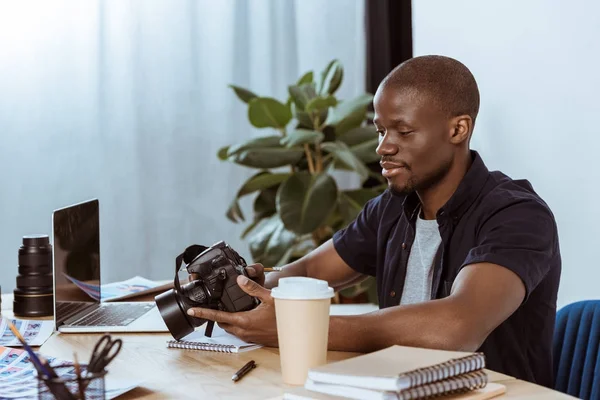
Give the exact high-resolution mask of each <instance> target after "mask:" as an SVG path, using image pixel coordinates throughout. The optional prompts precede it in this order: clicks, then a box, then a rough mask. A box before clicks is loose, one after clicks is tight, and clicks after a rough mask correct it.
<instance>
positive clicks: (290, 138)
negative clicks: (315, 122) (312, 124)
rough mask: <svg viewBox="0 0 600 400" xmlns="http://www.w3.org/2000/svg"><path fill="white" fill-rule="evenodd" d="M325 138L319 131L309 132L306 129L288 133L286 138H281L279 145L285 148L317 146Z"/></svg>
mask: <svg viewBox="0 0 600 400" xmlns="http://www.w3.org/2000/svg"><path fill="white" fill-rule="evenodd" d="M324 138H325V136H324V135H323V134H322V133H321V132H319V131H309V130H307V129H296V130H294V131H292V132H290V133H289V134H288V135H287V136H286V137H283V138H281V144H282V145H285V146H286V147H288V148H289V147H293V146H301V145H303V144H305V143H310V144H318V143H321V142H322V141H323V139H324Z"/></svg>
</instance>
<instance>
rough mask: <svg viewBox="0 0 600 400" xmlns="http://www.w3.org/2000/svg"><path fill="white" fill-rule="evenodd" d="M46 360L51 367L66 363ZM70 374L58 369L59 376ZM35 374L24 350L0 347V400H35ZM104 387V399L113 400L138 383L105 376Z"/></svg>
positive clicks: (36, 394) (65, 370)
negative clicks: (114, 379)
mask: <svg viewBox="0 0 600 400" xmlns="http://www.w3.org/2000/svg"><path fill="white" fill-rule="evenodd" d="M46 359H47V360H48V362H49V363H50V365H52V366H55V365H58V364H63V363H65V362H66V361H65V360H60V359H57V358H54V357H46ZM70 373H71V374H72V373H74V369H73V368H71V370H69V369H62V370H61V369H58V374H59V375H60V376H64V375H65V374H70ZM36 374H37V373H36V371H35V368H34V366H33V364H32V363H31V362H30V361H29V354H28V353H27V352H26V351H25V350H21V349H12V348H9V347H4V346H0V400H4V399H19V400H30V399H31V400H34V399H37V398H38V381H37V377H36ZM109 375H110V372H109ZM105 386H106V387H105V396H106V398H107V399H114V398H115V397H117V396H119V395H121V394H123V393H126V392H128V391H129V390H132V389H133V388H135V387H137V386H139V382H137V381H131V380H129V381H127V380H116V381H111V380H110V378H109V376H108V375H107V377H106V381H105Z"/></svg>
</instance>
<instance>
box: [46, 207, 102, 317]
mask: <svg viewBox="0 0 600 400" xmlns="http://www.w3.org/2000/svg"><path fill="white" fill-rule="evenodd" d="M52 230H53V239H54V241H53V244H52V245H53V250H54V298H55V310H54V315H55V317H56V326H57V327H58V326H60V325H62V323H63V322H64V321H65V320H66V319H68V318H69V317H71V316H72V315H74V314H75V313H76V312H78V311H79V310H81V309H82V308H84V307H87V306H89V305H90V304H93V303H99V302H100V216H99V203H98V200H97V199H94V200H90V201H86V202H83V203H79V204H76V205H73V206H69V207H65V208H62V209H60V210H56V211H54V213H53V216H52Z"/></svg>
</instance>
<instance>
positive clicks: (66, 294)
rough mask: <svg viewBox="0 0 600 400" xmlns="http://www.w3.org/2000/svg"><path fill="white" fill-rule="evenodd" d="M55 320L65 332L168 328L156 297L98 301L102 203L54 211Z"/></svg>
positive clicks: (82, 203)
mask: <svg viewBox="0 0 600 400" xmlns="http://www.w3.org/2000/svg"><path fill="white" fill-rule="evenodd" d="M52 232H53V244H52V247H53V249H52V251H53V255H52V256H53V259H54V262H53V279H54V323H55V325H56V330H58V331H59V332H64V333H81V332H168V331H169V329H168V328H167V326H166V325H165V323H164V321H163V319H162V318H161V316H160V313H159V311H158V308H157V307H156V303H154V302H117V303H113V302H102V301H101V298H102V279H101V275H102V274H101V273H102V268H101V264H100V203H99V201H98V199H92V200H88V201H84V202H81V203H78V204H74V205H71V206H68V207H65V208H61V209H58V210H54V212H53V213H52Z"/></svg>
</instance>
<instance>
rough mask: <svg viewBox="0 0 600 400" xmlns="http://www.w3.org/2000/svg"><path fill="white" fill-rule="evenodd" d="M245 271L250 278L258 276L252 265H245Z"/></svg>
mask: <svg viewBox="0 0 600 400" xmlns="http://www.w3.org/2000/svg"><path fill="white" fill-rule="evenodd" d="M246 272H247V273H248V276H249V277H250V278H256V277H257V276H258V272H256V270H255V269H254V267H246Z"/></svg>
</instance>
